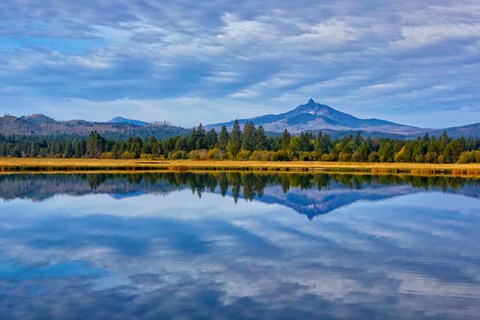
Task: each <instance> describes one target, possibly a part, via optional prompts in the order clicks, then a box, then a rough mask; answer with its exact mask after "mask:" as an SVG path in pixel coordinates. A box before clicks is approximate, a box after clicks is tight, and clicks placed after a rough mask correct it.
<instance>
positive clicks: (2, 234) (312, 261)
mask: <svg viewBox="0 0 480 320" xmlns="http://www.w3.org/2000/svg"><path fill="white" fill-rule="evenodd" d="M0 198H1V200H0V249H1V255H0V318H1V319H134V318H137V319H169V318H180V319H195V318H198V319H215V318H216V319H248V318H250V319H259V318H262V319H308V318H315V319H317V318H322V319H345V318H352V319H479V318H480V232H479V230H480V200H479V199H480V182H479V181H478V180H461V179H447V178H431V179H425V178H412V177H403V178H399V177H370V176H348V175H339V176H334V175H260V176H256V175H252V174H218V173H217V174H148V175H4V176H1V175H0Z"/></svg>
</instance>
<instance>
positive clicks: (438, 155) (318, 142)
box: [0, 121, 480, 163]
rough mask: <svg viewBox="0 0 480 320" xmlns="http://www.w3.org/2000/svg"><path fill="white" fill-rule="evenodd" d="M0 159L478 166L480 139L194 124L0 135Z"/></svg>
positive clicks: (236, 123)
mask: <svg viewBox="0 0 480 320" xmlns="http://www.w3.org/2000/svg"><path fill="white" fill-rule="evenodd" d="M0 156H3V157H53V158H104V159H171V160H175V159H192V160H256V161H293V160H300V161H342V162H349V161H354V162H417V163H455V162H459V163H473V162H480V139H478V138H475V139H474V138H467V139H466V138H463V137H462V138H459V139H452V138H450V137H448V135H447V134H446V133H444V134H443V135H442V136H440V137H434V136H429V135H428V134H426V135H425V136H424V137H423V138H418V139H416V140H402V139H392V138H370V137H367V138H364V137H362V136H361V135H360V134H357V135H355V136H352V135H348V136H345V137H343V138H339V139H332V138H331V137H330V136H329V135H327V134H322V133H321V132H319V133H318V134H312V133H309V132H303V133H301V134H299V135H291V134H290V133H289V132H288V131H287V130H285V131H284V132H283V133H282V134H281V135H278V136H268V135H267V134H266V133H265V131H264V129H263V127H262V126H258V127H257V126H255V125H254V124H253V123H246V124H245V126H244V127H243V130H241V128H240V126H239V124H238V121H235V124H234V126H233V128H232V131H231V132H229V131H228V130H227V128H226V127H225V126H224V127H222V128H221V130H220V132H217V131H216V130H215V129H211V130H208V131H207V130H205V129H204V128H203V126H202V125H201V124H200V125H199V126H198V127H196V128H194V129H192V131H191V134H190V135H189V136H175V137H172V138H168V139H157V138H155V137H149V138H144V139H142V138H139V137H135V138H130V139H127V140H111V139H105V138H104V137H102V136H101V135H100V134H98V133H97V132H96V131H93V132H92V133H91V134H90V135H89V137H88V138H86V139H84V138H54V137H50V138H40V137H27V136H9V137H5V136H1V135H0Z"/></svg>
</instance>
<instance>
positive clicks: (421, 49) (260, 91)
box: [0, 0, 480, 127]
mask: <svg viewBox="0 0 480 320" xmlns="http://www.w3.org/2000/svg"><path fill="white" fill-rule="evenodd" d="M0 60H1V64H0V112H1V113H10V114H14V115H24V114H30V113H44V114H47V115H49V116H52V117H54V118H56V119H60V120H64V119H74V118H84V119H88V120H109V119H110V118H112V117H114V116H117V115H121V116H125V117H130V118H135V119H140V120H145V121H161V120H162V121H163V120H167V121H169V122H171V123H173V124H176V125H182V126H185V127H188V126H193V125H196V124H198V123H199V122H202V123H204V124H205V123H212V122H220V121H226V120H231V119H233V118H244V117H252V116H257V115H262V114H265V113H280V112H284V111H287V110H290V109H292V108H294V107H296V106H297V105H299V104H302V103H305V102H306V101H307V100H308V99H309V98H314V99H315V100H316V101H317V102H321V103H325V104H329V105H330V106H332V107H334V108H336V109H338V110H341V111H344V112H348V113H351V114H353V115H355V116H358V117H363V118H370V117H377V118H383V119H387V120H392V121H396V122H400V123H405V124H411V125H417V126H424V127H447V126H455V125H462V124H467V123H474V122H480V84H479V83H480V75H479V74H480V2H479V1H478V0H459V1H445V0H436V1H417V0H416V1H413V0H402V1H397V0H392V1H388V2H387V1H379V0H366V1H306V0H298V1H282V0H264V1H226V0H209V1H193V0H190V1H189V0H184V1H178V0H176V1H153V0H135V1H134V0H130V1H127V0H124V1H93V2H90V1H88V2H86V1H78V0H75V1H73V0H71V1H70V0H64V1H56V0H44V1H33V0H23V1H17V0H15V1H14V0H3V1H1V2H0Z"/></svg>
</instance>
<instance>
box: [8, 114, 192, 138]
mask: <svg viewBox="0 0 480 320" xmlns="http://www.w3.org/2000/svg"><path fill="white" fill-rule="evenodd" d="M93 130H96V131H98V132H99V133H100V134H101V135H102V136H104V137H106V138H111V139H124V138H129V137H135V136H139V137H150V136H155V137H157V138H162V139H163V138H169V137H172V136H175V135H187V134H189V133H190V130H187V129H184V128H181V127H176V126H172V125H169V124H168V123H165V122H155V123H146V122H142V121H137V120H130V119H125V118H120V117H118V118H114V119H112V120H111V121H109V122H90V121H85V120H69V121H56V120H54V119H52V118H49V117H47V116H45V115H41V114H34V115H30V116H23V117H15V116H11V115H5V116H3V117H0V134H3V135H13V134H15V135H36V136H52V135H57V136H58V135H61V136H72V135H75V136H87V135H89V134H90V132H92V131H93Z"/></svg>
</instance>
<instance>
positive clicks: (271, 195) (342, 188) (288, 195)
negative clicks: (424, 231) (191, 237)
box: [0, 173, 480, 219]
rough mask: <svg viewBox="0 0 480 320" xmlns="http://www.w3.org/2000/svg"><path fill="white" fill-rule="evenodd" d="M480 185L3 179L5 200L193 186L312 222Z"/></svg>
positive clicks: (251, 177)
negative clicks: (364, 206)
mask: <svg viewBox="0 0 480 320" xmlns="http://www.w3.org/2000/svg"><path fill="white" fill-rule="evenodd" d="M479 185H480V181H479V180H472V179H471V180H467V179H460V178H448V177H429V178H426V177H409V176H401V177H400V176H378V177H375V176H367V175H365V176H355V175H322V174H281V175H274V174H268V175H255V174H251V173H147V174H72V175H66V174H58V175H57V174H48V175H0V198H2V199H4V200H11V199H16V198H21V199H30V200H33V201H43V200H46V199H48V198H51V197H53V196H55V195H58V194H65V195H70V196H82V195H87V194H108V195H110V196H111V197H113V198H114V199H119V200H120V199H124V198H127V197H137V196H141V195H144V194H161V195H167V194H169V193H170V192H173V191H176V190H181V189H186V188H189V189H191V190H192V192H194V193H196V194H198V195H199V196H201V194H202V193H204V192H215V193H220V194H222V195H228V196H231V197H233V198H234V199H235V201H237V199H238V198H244V199H247V200H257V201H261V202H264V203H270V204H280V205H283V206H286V207H289V208H292V209H293V210H295V211H296V212H298V213H300V214H304V215H306V216H307V217H308V218H309V219H312V218H313V217H315V216H317V215H322V214H326V213H329V212H331V211H333V210H335V209H338V208H340V207H343V206H346V205H349V204H352V203H355V202H357V201H378V200H383V199H388V198H392V197H397V196H402V195H407V194H412V193H416V192H420V191H424V190H432V191H440V192H442V191H443V192H448V193H455V194H461V195H465V196H468V197H474V198H480V188H479Z"/></svg>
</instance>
